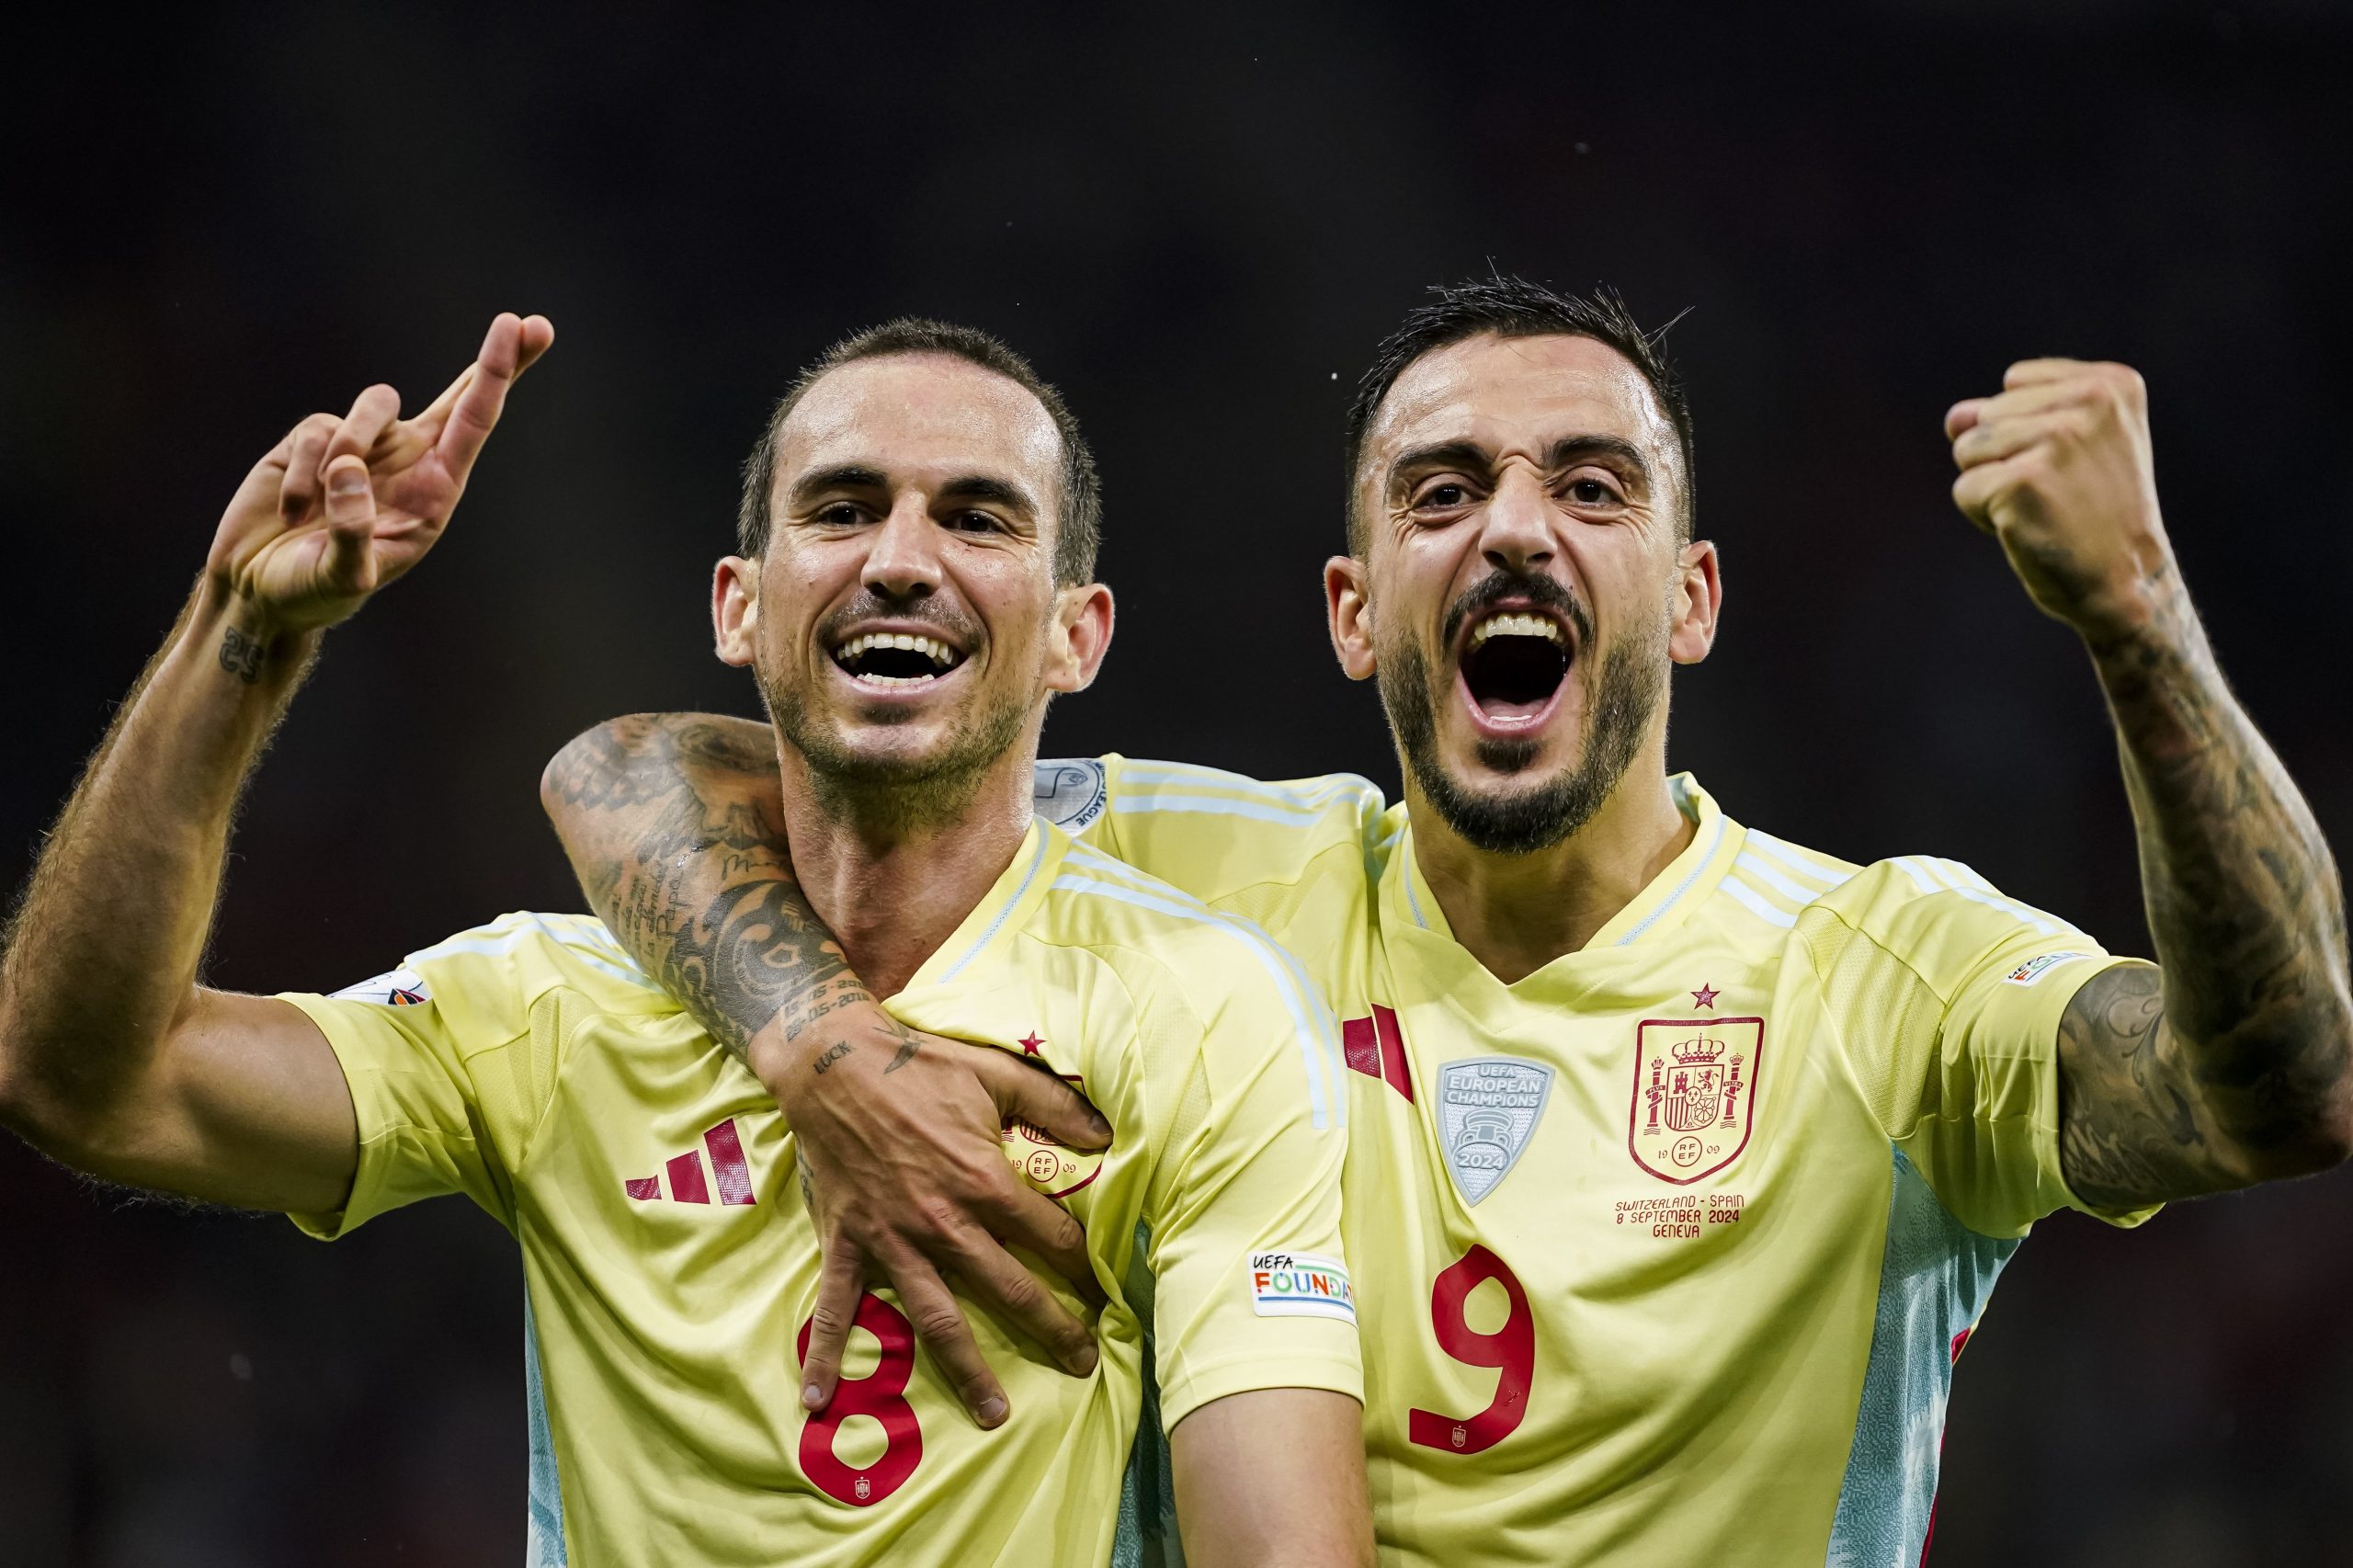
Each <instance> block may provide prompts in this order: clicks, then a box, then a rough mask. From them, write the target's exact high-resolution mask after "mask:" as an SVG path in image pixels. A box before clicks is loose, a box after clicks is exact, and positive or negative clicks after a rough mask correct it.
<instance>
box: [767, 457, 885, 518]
mask: <svg viewBox="0 0 2353 1568" xmlns="http://www.w3.org/2000/svg"><path fill="white" fill-rule="evenodd" d="M886 483H887V482H886V481H884V479H883V477H882V474H881V471H880V470H877V469H870V468H868V467H867V466H866V465H865V464H863V463H835V465H834V466H833V467H831V468H821V469H813V470H812V471H810V472H807V473H804V474H802V475H801V477H800V478H799V479H796V480H794V481H793V482H792V490H791V492H790V494H787V495H786V496H785V502H786V504H787V505H788V506H792V507H793V508H795V509H796V510H797V509H799V508H800V507H802V506H807V505H808V504H809V503H810V502H812V501H814V500H815V499H816V498H817V497H818V496H820V495H823V494H825V492H827V491H828V490H881V489H884V488H886Z"/></svg>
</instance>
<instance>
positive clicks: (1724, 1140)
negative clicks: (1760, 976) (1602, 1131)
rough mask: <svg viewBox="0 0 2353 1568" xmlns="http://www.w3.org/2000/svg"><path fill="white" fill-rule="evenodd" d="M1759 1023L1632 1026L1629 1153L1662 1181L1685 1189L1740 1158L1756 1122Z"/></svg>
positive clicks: (1761, 1052)
mask: <svg viewBox="0 0 2353 1568" xmlns="http://www.w3.org/2000/svg"><path fill="white" fill-rule="evenodd" d="M1764 1059H1765V1020H1764V1019H1762V1018H1644V1019H1643V1021H1642V1023H1641V1024H1639V1025H1637V1026H1636V1028H1635V1029H1634V1099H1633V1105H1632V1107H1631V1109H1630V1110H1629V1111H1628V1113H1627V1127H1626V1149H1627V1152H1628V1153H1631V1154H1632V1155H1633V1156H1634V1164H1636V1165H1640V1166H1642V1167H1643V1169H1644V1170H1646V1171H1648V1172H1650V1173H1651V1175H1653V1176H1656V1177H1658V1179H1659V1180H1661V1181H1665V1182H1672V1183H1674V1184H1675V1185H1676V1186H1677V1187H1688V1186H1690V1185H1691V1184H1692V1183H1693V1182H1695V1181H1698V1180H1699V1179H1700V1178H1701V1177H1702V1176H1713V1175H1715V1174H1716V1172H1718V1171H1720V1170H1722V1169H1723V1168H1724V1167H1725V1166H1726V1165H1730V1164H1732V1163H1733V1161H1734V1160H1736V1159H1738V1158H1740V1152H1741V1151H1742V1150H1743V1149H1745V1148H1747V1147H1748V1134H1749V1130H1750V1129H1751V1127H1753V1126H1754V1125H1755V1120H1756V1118H1755V1110H1756V1072H1757V1068H1758V1066H1759V1065H1760V1064H1761V1063H1762V1062H1763V1061H1764Z"/></svg>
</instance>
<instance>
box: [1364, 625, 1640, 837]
mask: <svg viewBox="0 0 2353 1568" xmlns="http://www.w3.org/2000/svg"><path fill="white" fill-rule="evenodd" d="M1380 656H1381V664H1380V686H1381V706H1382V707H1383V708H1385V709H1387V710H1388V712H1389V728H1390V732H1391V733H1392V734H1394V735H1395V736H1396V738H1397V749H1398V750H1399V751H1400V752H1402V753H1403V754H1404V758H1405V767H1406V768H1407V769H1408V770H1409V771H1410V772H1411V773H1412V774H1413V776H1414V782H1415V785H1416V786H1418V787H1419V789H1420V790H1421V792H1422V796H1423V798H1424V799H1425V800H1427V801H1429V803H1430V806H1431V809H1432V810H1434V811H1436V812H1438V815H1439V817H1440V818H1442V819H1443V820H1444V821H1445V823H1446V825H1447V826H1449V827H1450V828H1452V829H1453V830H1454V831H1455V833H1456V834H1458V835H1460V836H1461V838H1462V840H1463V842H1464V843H1466V844H1469V845H1471V846H1472V847H1473V848H1476V849H1483V850H1485V851H1486V852H1487V853H1489V854H1491V855H1532V854H1534V853H1535V852H1536V851H1538V850H1540V849H1550V848H1551V847H1552V846H1554V845H1556V844H1559V843H1561V842H1562V841H1563V840H1564V839H1566V838H1567V837H1568V836H1569V835H1572V834H1574V833H1575V832H1576V831H1577V830H1578V829H1579V828H1581V827H1583V826H1585V824H1586V823H1588V822H1591V821H1592V820H1593V816H1594V813H1595V812H1598V811H1599V810H1600V809H1601V808H1602V805H1603V804H1604V803H1605V802H1606V801H1608V799H1609V797H1610V796H1611V795H1613V794H1615V793H1617V790H1618V785H1619V782H1620V780H1621V779H1623V778H1625V777H1626V769H1627V768H1628V767H1631V766H1632V764H1633V761H1634V756H1635V754H1636V753H1637V752H1639V751H1640V750H1642V745H1643V736H1644V735H1645V734H1647V733H1649V731H1650V727H1651V718H1652V715H1653V714H1654V713H1655V712H1656V711H1657V710H1658V703H1659V697H1660V693H1661V691H1662V690H1663V688H1664V687H1665V667H1666V657H1665V643H1664V639H1662V638H1655V637H1654V638H1643V639H1641V640H1639V641H1637V642H1628V643H1621V644H1620V645H1619V646H1617V647H1614V648H1612V649H1610V650H1609V652H1608V653H1607V654H1606V655H1604V656H1603V658H1602V661H1601V669H1600V672H1599V676H1598V677H1597V679H1596V680H1595V682H1594V684H1593V686H1592V687H1590V688H1589V689H1588V690H1587V692H1586V699H1587V700H1586V712H1585V718H1584V721H1583V723H1582V725H1581V729H1582V732H1583V733H1582V735H1581V737H1580V745H1579V748H1578V751H1579V757H1578V762H1577V765H1576V767H1573V768H1571V769H1569V770H1568V771H1567V772H1566V773H1563V774H1561V775H1560V776H1559V777H1557V778H1550V779H1547V780H1545V781H1544V782H1543V783H1540V784H1537V785H1533V786H1531V787H1529V788H1528V789H1525V790H1511V789H1498V790H1488V791H1485V792H1480V791H1476V790H1469V789H1466V788H1464V787H1463V786H1462V785H1461V784H1460V783H1458V782H1456V780H1455V779H1454V778H1453V777H1452V776H1451V775H1450V774H1449V773H1448V772H1447V771H1446V767H1445V765H1444V764H1442V763H1441V762H1439V760H1438V702H1439V701H1440V700H1441V696H1440V694H1439V693H1438V690H1437V689H1436V687H1435V686H1434V683H1433V681H1432V678H1431V676H1430V669H1429V661H1428V660H1427V658H1425V657H1424V656H1423V653H1422V650H1421V649H1420V647H1418V646H1417V645H1415V643H1414V642H1411V641H1410V640H1408V639H1404V638H1400V639H1398V640H1397V642H1395V644H1394V645H1393V646H1390V647H1384V648H1381V650H1380ZM1578 674H1579V671H1578V670H1576V669H1571V670H1570V671H1569V672H1568V673H1567V674H1566V675H1564V676H1563V677H1562V678H1563V679H1571V680H1573V679H1575V678H1576V676H1578ZM1449 684H1451V682H1450V681H1449ZM1445 695H1446V697H1447V698H1450V697H1451V696H1452V693H1450V692H1449V693H1447V694H1445ZM1538 750H1539V744H1538V743H1537V742H1535V741H1533V740H1526V741H1481V742H1480V743H1478V756H1479V760H1480V761H1481V762H1482V763H1483V764H1485V765H1486V766H1487V767H1492V768H1495V769H1497V770H1499V771H1504V772H1517V771H1518V769H1520V768H1523V767H1528V766H1529V765H1530V764H1532V763H1533V762H1534V761H1535V760H1536V757H1537V754H1538Z"/></svg>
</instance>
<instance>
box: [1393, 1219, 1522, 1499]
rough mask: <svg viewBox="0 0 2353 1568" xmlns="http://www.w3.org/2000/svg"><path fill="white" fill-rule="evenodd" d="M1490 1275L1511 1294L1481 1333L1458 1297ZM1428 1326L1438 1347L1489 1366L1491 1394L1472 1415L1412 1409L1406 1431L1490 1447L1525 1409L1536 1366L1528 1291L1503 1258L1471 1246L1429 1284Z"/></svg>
mask: <svg viewBox="0 0 2353 1568" xmlns="http://www.w3.org/2000/svg"><path fill="white" fill-rule="evenodd" d="M1487 1279H1493V1280H1495V1281H1496V1282H1497V1283H1498V1284H1500V1285H1502V1286H1503V1288H1504V1294H1505V1295H1506V1296H1508V1297H1509V1298H1510V1299H1511V1312H1509V1314H1508V1315H1506V1317H1505V1319H1504V1325H1503V1327H1501V1328H1499V1329H1497V1330H1495V1333H1493V1334H1481V1333H1480V1332H1478V1331H1477V1330H1476V1329H1474V1328H1472V1326H1471V1321H1470V1319H1469V1318H1468V1317H1466V1316H1465V1315H1464V1313H1463V1311H1462V1304H1463V1302H1465V1301H1469V1300H1470V1298H1471V1292H1472V1290H1476V1289H1477V1288H1478V1287H1479V1284H1480V1282H1481V1281H1483V1280H1487ZM1430 1326H1431V1327H1432V1328H1434V1329H1436V1330H1437V1331H1438V1348H1439V1349H1440V1350H1443V1351H1445V1352H1446V1353H1447V1354H1448V1355H1449V1356H1451V1357H1453V1358H1455V1359H1456V1360H1458V1361H1460V1362H1461V1363H1463V1364H1464V1365H1465V1366H1470V1367H1494V1368H1495V1369H1497V1371H1498V1373H1499V1374H1500V1375H1499V1376H1498V1377H1497V1378H1496V1379H1495V1398H1494V1399H1492V1400H1489V1401H1488V1402H1487V1408H1486V1409H1484V1410H1483V1411H1481V1412H1479V1414H1477V1415H1467V1416H1464V1417H1462V1418H1461V1419H1460V1420H1457V1419H1456V1418H1455V1417H1453V1416H1451V1415H1438V1413H1437V1412H1436V1411H1431V1410H1416V1411H1415V1412H1413V1415H1412V1418H1411V1419H1410V1420H1409V1421H1408V1422H1407V1424H1406V1427H1405V1435H1406V1436H1407V1437H1410V1438H1412V1439H1413V1440H1414V1441H1415V1443H1418V1444H1419V1445H1421V1446H1422V1447H1423V1448H1426V1449H1445V1450H1446V1451H1447V1452H1449V1453H1456V1454H1475V1453H1478V1452H1480V1451H1481V1450H1483V1449H1492V1448H1494V1447H1495V1445H1496V1444H1497V1443H1500V1442H1502V1441H1503V1440H1504V1439H1505V1438H1506V1437H1510V1436H1511V1435H1512V1433H1513V1432H1515V1431H1517V1430H1518V1427H1519V1423H1520V1421H1521V1419H1522V1418H1523V1417H1524V1416H1526V1415H1527V1414H1528V1385H1529V1379H1530V1378H1532V1377H1533V1376H1534V1375H1535V1372H1536V1316H1535V1314H1534V1313H1533V1312H1529V1310H1528V1292H1527V1291H1525V1290H1521V1289H1520V1287H1519V1280H1518V1278H1515V1277H1514V1276H1513V1274H1512V1271H1511V1270H1510V1269H1508V1268H1506V1267H1504V1260H1503V1259H1502V1258H1499V1257H1497V1256H1495V1254H1494V1253H1491V1252H1489V1251H1488V1250H1487V1249H1486V1248H1485V1247H1481V1246H1474V1247H1472V1249H1471V1250H1470V1251H1469V1252H1467V1253H1464V1254H1463V1255H1462V1258H1461V1261H1460V1262H1458V1263H1455V1264H1453V1265H1452V1266H1450V1267H1448V1268H1447V1269H1446V1270H1445V1271H1443V1272H1442V1273H1440V1274H1439V1275H1438V1278H1437V1279H1436V1280H1435V1281H1434V1282H1432V1284H1431V1286H1430Z"/></svg>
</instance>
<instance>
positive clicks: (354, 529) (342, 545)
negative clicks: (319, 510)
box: [323, 456, 376, 594]
mask: <svg viewBox="0 0 2353 1568" xmlns="http://www.w3.org/2000/svg"><path fill="white" fill-rule="evenodd" d="M326 511H327V553H326V560H325V562H324V568H323V569H324V574H325V575H326V578H327V581H328V582H329V583H330V584H332V585H334V586H335V587H336V588H338V589H342V590H345V591H347V592H352V593H363V594H364V593H366V592H368V591H369V589H371V588H373V587H374V586H375V585H376V551H375V548H374V546H375V540H376V494H375V491H374V490H373V489H372V488H370V487H369V483H368V465H367V464H366V463H365V462H363V461H361V460H359V459H358V458H356V457H349V456H346V457H340V458H337V459H336V460H335V461H334V462H333V463H332V464H330V465H329V466H328V468H327V507H326Z"/></svg>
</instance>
